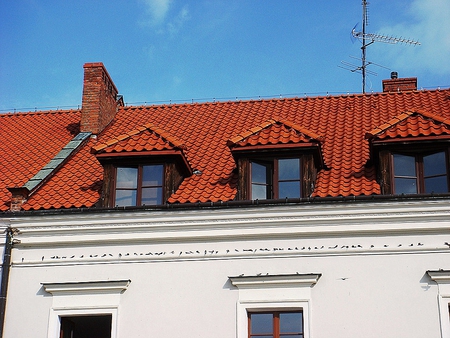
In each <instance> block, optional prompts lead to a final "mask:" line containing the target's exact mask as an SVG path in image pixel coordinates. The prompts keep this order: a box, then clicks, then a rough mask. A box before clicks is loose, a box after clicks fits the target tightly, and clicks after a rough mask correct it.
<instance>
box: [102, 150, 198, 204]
mask: <svg viewBox="0 0 450 338" xmlns="http://www.w3.org/2000/svg"><path fill="white" fill-rule="evenodd" d="M97 158H98V160H99V161H100V163H101V165H102V167H103V182H102V190H101V192H102V196H101V199H100V201H99V203H98V205H99V206H100V207H103V208H115V207H116V203H115V202H116V201H115V187H116V180H117V175H116V172H117V168H118V167H133V166H139V165H142V166H144V165H153V164H160V165H163V189H162V202H161V203H162V204H160V205H164V204H165V203H166V202H167V200H168V199H169V198H170V196H171V195H172V194H174V193H175V192H176V191H177V189H178V187H179V186H180V185H181V183H182V182H183V180H184V179H185V178H186V177H188V176H190V175H191V174H192V173H191V172H190V170H189V168H188V167H187V166H186V163H185V162H184V161H183V158H182V157H181V156H179V155H165V156H162V155H142V156H141V155H139V154H135V155H128V156H110V157H107V156H100V157H97ZM146 206H147V207H148V206H150V205H146Z"/></svg>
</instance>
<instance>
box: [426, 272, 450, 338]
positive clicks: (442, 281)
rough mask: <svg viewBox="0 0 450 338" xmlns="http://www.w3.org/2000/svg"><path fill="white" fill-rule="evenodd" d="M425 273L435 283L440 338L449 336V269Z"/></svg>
mask: <svg viewBox="0 0 450 338" xmlns="http://www.w3.org/2000/svg"><path fill="white" fill-rule="evenodd" d="M427 274H428V276H429V277H430V279H431V280H433V281H434V282H436V284H437V303H438V304H437V306H438V309H439V322H440V329H441V338H445V337H450V270H428V271H427Z"/></svg>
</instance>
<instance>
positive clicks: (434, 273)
mask: <svg viewBox="0 0 450 338" xmlns="http://www.w3.org/2000/svg"><path fill="white" fill-rule="evenodd" d="M427 274H428V276H430V278H431V279H432V280H434V281H435V282H436V283H438V284H440V283H450V270H428V271H427Z"/></svg>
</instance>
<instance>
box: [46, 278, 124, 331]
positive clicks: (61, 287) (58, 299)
mask: <svg viewBox="0 0 450 338" xmlns="http://www.w3.org/2000/svg"><path fill="white" fill-rule="evenodd" d="M130 282H131V281H130V280H112V281H94V282H67V283H42V286H43V288H44V290H45V291H46V292H48V293H51V294H52V296H53V297H52V298H53V300H52V307H51V309H50V313H49V324H48V335H47V337H48V338H59V335H60V324H61V320H60V319H61V317H69V316H85V315H86V316H96V315H111V338H117V315H118V311H119V302H120V295H121V294H122V293H123V292H125V291H126V289H127V288H128V285H129V284H130Z"/></svg>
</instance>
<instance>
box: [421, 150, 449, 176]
mask: <svg viewBox="0 0 450 338" xmlns="http://www.w3.org/2000/svg"><path fill="white" fill-rule="evenodd" d="M423 171H424V176H425V177H429V176H434V175H442V174H446V172H447V166H446V165H445V153H444V152H440V153H436V154H431V155H428V156H424V157H423Z"/></svg>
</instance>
